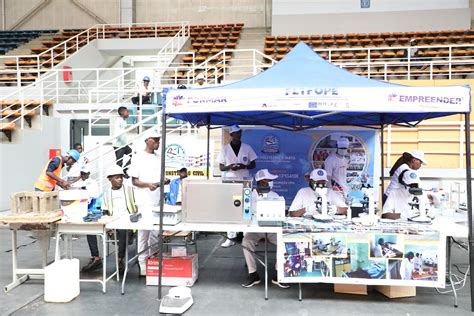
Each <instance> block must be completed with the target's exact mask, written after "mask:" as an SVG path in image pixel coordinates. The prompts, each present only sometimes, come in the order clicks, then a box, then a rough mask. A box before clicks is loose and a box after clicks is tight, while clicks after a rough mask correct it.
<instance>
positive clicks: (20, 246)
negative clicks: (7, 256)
mask: <svg viewBox="0 0 474 316" xmlns="http://www.w3.org/2000/svg"><path fill="white" fill-rule="evenodd" d="M37 241H38V240H37V239H35V240H33V241H32V242H30V243H28V244H22V245H19V246H17V247H16V249H17V250H18V249H20V248H22V247H27V246H29V245H32V244H34V243H35V242H37ZM12 251H13V249H8V250H5V252H7V253H8V252H12Z"/></svg>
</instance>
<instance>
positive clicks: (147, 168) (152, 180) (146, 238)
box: [130, 129, 169, 275]
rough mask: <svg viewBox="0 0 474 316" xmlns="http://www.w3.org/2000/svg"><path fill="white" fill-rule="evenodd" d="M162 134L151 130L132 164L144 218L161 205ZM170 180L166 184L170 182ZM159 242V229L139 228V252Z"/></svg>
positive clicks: (143, 257) (140, 258)
mask: <svg viewBox="0 0 474 316" xmlns="http://www.w3.org/2000/svg"><path fill="white" fill-rule="evenodd" d="M160 139H161V135H160V134H159V133H158V132H157V131H155V130H153V129H152V130H150V131H149V132H147V134H146V136H145V144H146V147H145V150H144V151H141V152H139V153H137V154H136V155H134V156H133V159H132V164H131V166H130V176H131V177H132V184H133V185H134V186H135V188H136V190H135V200H136V204H137V207H138V210H139V212H140V213H141V214H142V216H143V218H144V219H146V220H150V219H151V218H152V217H153V211H152V209H153V208H154V207H156V206H159V203H160V190H159V187H160V185H161V183H160V180H161V158H160V155H158V154H157V152H156V151H157V150H158V148H159V147H160ZM168 183H169V180H167V181H166V183H165V184H168ZM157 242H158V234H157V231H150V230H139V231H138V252H142V251H144V250H145V249H146V248H148V247H150V246H152V245H153V244H156V243H157ZM150 254H151V252H150V249H149V250H148V252H146V251H145V252H144V253H142V254H140V255H139V256H138V264H139V265H140V275H145V270H146V264H145V260H146V258H147V256H148V255H150Z"/></svg>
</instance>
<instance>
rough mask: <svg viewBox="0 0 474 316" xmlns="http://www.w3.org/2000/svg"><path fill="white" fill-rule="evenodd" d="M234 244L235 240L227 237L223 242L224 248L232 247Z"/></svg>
mask: <svg viewBox="0 0 474 316" xmlns="http://www.w3.org/2000/svg"><path fill="white" fill-rule="evenodd" d="M233 245H235V241H232V240H230V239H226V241H224V242H223V243H222V244H221V247H222V248H229V247H232V246H233Z"/></svg>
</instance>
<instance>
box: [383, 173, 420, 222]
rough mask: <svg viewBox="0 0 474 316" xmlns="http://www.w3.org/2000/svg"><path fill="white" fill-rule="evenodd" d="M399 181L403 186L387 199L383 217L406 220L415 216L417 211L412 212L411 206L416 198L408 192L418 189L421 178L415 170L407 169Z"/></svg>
mask: <svg viewBox="0 0 474 316" xmlns="http://www.w3.org/2000/svg"><path fill="white" fill-rule="evenodd" d="M397 181H399V183H400V184H401V185H400V186H399V187H397V188H396V189H394V190H392V191H391V193H390V195H389V196H388V197H387V200H386V201H385V204H384V205H383V208H382V217H383V218H388V219H399V218H401V219H404V220H406V219H408V218H410V217H412V216H414V215H415V213H414V212H415V210H412V207H411V206H410V203H412V201H413V197H414V196H413V195H412V194H411V193H410V192H409V191H408V190H409V189H410V188H418V187H419V185H420V178H419V176H418V173H417V172H416V171H415V170H411V169H406V172H404V173H403V174H401V178H400V179H398V180H397Z"/></svg>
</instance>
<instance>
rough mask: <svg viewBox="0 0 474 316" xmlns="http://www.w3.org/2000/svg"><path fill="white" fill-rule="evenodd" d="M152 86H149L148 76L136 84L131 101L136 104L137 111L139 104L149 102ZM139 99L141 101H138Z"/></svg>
mask: <svg viewBox="0 0 474 316" xmlns="http://www.w3.org/2000/svg"><path fill="white" fill-rule="evenodd" d="M152 91H153V88H152V87H151V86H150V77H148V76H145V77H143V81H142V83H140V84H139V85H137V93H136V95H135V96H134V97H132V103H133V104H136V105H137V111H139V110H140V104H150V103H151V95H152ZM140 101H141V103H140Z"/></svg>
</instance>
